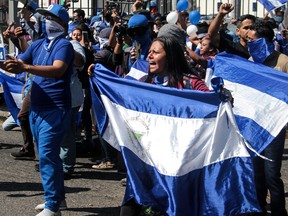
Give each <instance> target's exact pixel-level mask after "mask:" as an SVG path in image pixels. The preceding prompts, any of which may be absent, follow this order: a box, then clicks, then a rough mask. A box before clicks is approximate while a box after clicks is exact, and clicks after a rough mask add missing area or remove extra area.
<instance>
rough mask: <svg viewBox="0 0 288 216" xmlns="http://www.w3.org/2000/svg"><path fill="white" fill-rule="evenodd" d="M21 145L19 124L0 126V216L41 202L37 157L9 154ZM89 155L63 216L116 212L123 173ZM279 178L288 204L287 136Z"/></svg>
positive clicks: (112, 215) (69, 185)
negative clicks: (97, 164)
mask: <svg viewBox="0 0 288 216" xmlns="http://www.w3.org/2000/svg"><path fill="white" fill-rule="evenodd" d="M7 114H8V113H7V109H6V108H5V106H4V107H3V106H0V116H1V115H2V117H0V125H1V124H2V123H1V121H3V119H5V116H7ZM287 138H288V137H287ZM21 144H22V137H21V131H20V128H19V127H18V128H15V129H13V130H12V131H9V132H5V131H3V129H2V128H1V129H0V164H1V165H0V216H31V215H36V214H37V212H36V211H35V210H34V207H35V206H36V205H37V204H39V203H42V202H43V189H42V185H41V179H40V175H39V172H36V171H35V164H36V163H37V160H34V161H20V160H14V159H13V158H12V157H10V153H11V152H14V151H18V150H19V148H20V147H21ZM96 155H97V154H96ZM94 156H95V155H94ZM90 157H91V155H86V156H82V157H78V158H77V165H76V167H75V174H74V176H73V178H72V179H71V180H66V181H65V189H66V200H67V205H68V209H67V210H65V211H62V215H63V216H70V215H71V216H74V215H75V216H86V215H87V216H88V215H89V216H90V215H100V216H116V215H119V211H120V205H121V202H122V199H123V195H124V191H125V188H124V187H123V186H121V184H120V180H121V179H122V178H124V177H125V175H123V174H119V173H118V172H117V170H109V171H97V170H93V169H92V168H91V166H92V164H93V163H92V162H91V161H90V160H89V158H90ZM282 178H283V181H284V184H285V191H286V206H287V207H288V205H287V203H288V193H287V192H288V139H286V144H285V153H284V156H283V167H282ZM287 207H286V209H287Z"/></svg>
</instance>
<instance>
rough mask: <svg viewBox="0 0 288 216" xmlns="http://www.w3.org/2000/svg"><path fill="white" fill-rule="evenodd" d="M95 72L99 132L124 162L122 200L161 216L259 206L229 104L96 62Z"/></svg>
mask: <svg viewBox="0 0 288 216" xmlns="http://www.w3.org/2000/svg"><path fill="white" fill-rule="evenodd" d="M94 72H95V76H94V77H92V78H91V79H90V84H91V91H92V97H93V106H94V108H95V113H96V117H97V121H98V122H99V121H100V123H99V129H100V131H101V135H102V136H103V138H104V139H105V140H106V141H108V142H109V143H110V144H111V145H113V146H114V147H115V148H117V149H119V150H121V152H122V154H123V158H124V161H125V163H126V166H127V174H128V177H127V178H128V181H127V187H126V193H125V199H124V202H127V201H128V200H130V199H132V198H134V199H135V200H136V202H137V203H140V204H143V205H147V206H151V207H154V208H155V209H158V210H160V211H162V212H166V213H167V214H168V215H189V216H198V215H202V216H205V215H221V216H223V215H237V214H240V213H248V212H258V211H259V207H258V203H257V198H256V197H257V196H256V192H255V187H254V181H253V169H252V163H251V158H250V155H249V153H248V151H247V149H246V146H245V141H244V139H243V138H242V136H241V135H240V133H239V131H238V129H237V125H236V122H235V120H234V116H233V113H232V110H231V106H230V104H229V103H228V102H226V103H221V102H220V101H219V99H218V96H217V95H216V94H214V93H205V92H200V91H192V90H185V89H182V90H180V89H175V88H169V87H161V86H156V85H151V84H147V83H142V82H136V81H132V80H128V79H123V78H120V77H118V76H117V75H115V74H114V73H112V72H110V71H108V70H107V69H106V68H104V67H103V66H101V65H99V64H97V65H96V66H95V71H94ZM97 97H98V99H97V100H95V98H97ZM96 102H97V104H95V103H96ZM98 102H101V103H98ZM101 107H102V108H101ZM103 107H105V111H106V112H107V115H103V114H104V111H103V110H102V111H101V109H103ZM97 111H101V112H100V113H97ZM99 116H100V118H99Z"/></svg>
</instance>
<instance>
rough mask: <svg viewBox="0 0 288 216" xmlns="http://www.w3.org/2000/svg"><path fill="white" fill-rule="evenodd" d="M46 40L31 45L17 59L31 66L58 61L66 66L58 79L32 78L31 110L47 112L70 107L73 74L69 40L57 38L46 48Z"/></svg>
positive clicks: (71, 49) (51, 63)
mask: <svg viewBox="0 0 288 216" xmlns="http://www.w3.org/2000/svg"><path fill="white" fill-rule="evenodd" d="M48 45H49V44H48V43H47V41H46V39H39V40H37V41H35V42H34V43H32V44H31V45H30V46H29V48H28V49H27V50H26V52H25V53H23V54H21V55H19V59H21V60H22V61H24V62H25V63H27V64H32V65H42V66H45V65H46V66H47V65H53V62H54V61H55V60H60V61H63V62H65V63H66V64H67V65H68V68H67V70H66V71H65V73H64V74H63V75H62V76H61V77H60V78H58V79H56V78H45V77H42V76H34V77H33V80H32V81H33V83H32V89H31V109H33V110H49V109H51V108H56V107H71V92H70V77H71V74H72V72H73V60H74V50H73V47H72V45H71V43H70V42H69V40H67V39H65V38H64V37H63V38H57V39H55V41H54V42H53V44H52V46H51V47H50V48H48Z"/></svg>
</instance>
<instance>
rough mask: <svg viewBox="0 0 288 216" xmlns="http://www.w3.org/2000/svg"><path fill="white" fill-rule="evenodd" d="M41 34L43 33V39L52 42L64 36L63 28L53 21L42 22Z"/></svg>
mask: <svg viewBox="0 0 288 216" xmlns="http://www.w3.org/2000/svg"><path fill="white" fill-rule="evenodd" d="M42 32H43V33H44V35H45V38H47V39H48V40H50V41H52V40H54V39H55V38H57V37H59V36H60V35H63V34H64V27H63V26H61V25H60V24H59V23H57V22H56V21H54V20H47V19H45V20H43V22H42Z"/></svg>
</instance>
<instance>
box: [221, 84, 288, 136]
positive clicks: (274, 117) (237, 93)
mask: <svg viewBox="0 0 288 216" xmlns="http://www.w3.org/2000/svg"><path fill="white" fill-rule="evenodd" d="M224 82H225V88H227V89H229V90H230V91H231V93H232V96H233V97H234V98H237V100H234V108H233V111H234V114H235V115H239V116H243V117H247V118H250V119H253V121H255V122H256V123H257V124H259V125H261V127H262V128H264V129H266V130H267V131H268V132H269V133H270V134H271V135H272V136H274V137H276V136H277V135H278V133H279V131H280V130H281V129H282V128H283V127H284V125H282V124H279V122H281V121H280V120H281V119H288V112H286V110H288V104H287V103H285V102H284V101H281V100H279V99H277V98H275V97H272V96H270V95H269V94H265V93H263V92H261V91H258V90H256V89H254V88H251V87H249V86H245V85H241V84H239V83H234V82H230V81H228V80H224ZM243 92H245V94H243ZM276 108H277V112H275V113H271V111H270V110H275V109H276Z"/></svg>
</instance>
